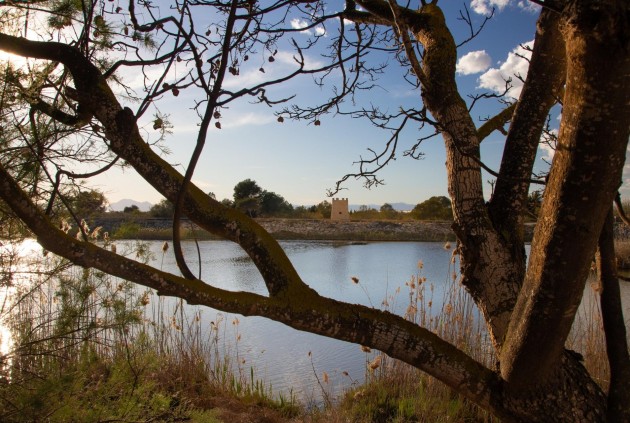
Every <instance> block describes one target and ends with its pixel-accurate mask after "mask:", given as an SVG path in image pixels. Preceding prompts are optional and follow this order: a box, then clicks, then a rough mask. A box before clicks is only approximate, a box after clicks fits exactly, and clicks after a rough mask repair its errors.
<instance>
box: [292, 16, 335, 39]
mask: <svg viewBox="0 0 630 423" xmlns="http://www.w3.org/2000/svg"><path fill="white" fill-rule="evenodd" d="M309 25H310V24H309V23H308V22H307V21H305V20H303V19H298V18H295V19H291V28H293V29H303V28H306V27H307V26H309ZM300 32H301V33H302V34H305V35H313V29H312V28H311V29H304V30H303V31H300ZM315 35H316V36H318V37H321V36H324V35H326V29H325V28H324V27H323V26H316V27H315Z"/></svg>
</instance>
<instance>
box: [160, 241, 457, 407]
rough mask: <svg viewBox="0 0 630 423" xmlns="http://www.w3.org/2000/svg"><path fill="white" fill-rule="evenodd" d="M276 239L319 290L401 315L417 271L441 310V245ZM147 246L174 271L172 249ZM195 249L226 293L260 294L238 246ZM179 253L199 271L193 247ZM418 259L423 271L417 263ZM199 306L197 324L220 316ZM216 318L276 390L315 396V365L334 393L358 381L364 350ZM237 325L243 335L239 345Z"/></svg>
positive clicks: (253, 321) (259, 322)
mask: <svg viewBox="0 0 630 423" xmlns="http://www.w3.org/2000/svg"><path fill="white" fill-rule="evenodd" d="M281 244H282V247H283V248H284V249H285V251H286V253H287V255H288V256H289V258H290V259H291V261H292V262H293V264H294V266H295V267H296V269H297V271H298V272H299V273H300V275H301V276H302V278H303V280H305V281H306V282H307V283H308V284H309V285H310V286H311V287H312V288H314V289H315V290H317V291H318V292H319V293H320V294H321V295H324V296H328V297H331V298H335V299H338V300H341V301H346V302H350V303H360V304H364V305H367V306H374V307H377V308H381V307H382V302H383V300H385V299H386V298H388V299H389V301H388V302H389V309H390V310H393V311H397V312H398V313H399V314H400V313H404V311H405V310H406V308H407V305H408V301H407V298H405V295H406V294H403V293H404V292H406V291H405V290H401V294H399V295H396V289H397V288H399V287H404V284H405V282H407V281H409V280H410V279H411V278H412V276H418V275H419V276H424V277H426V278H427V288H426V294H427V296H429V295H431V291H433V292H432V296H433V298H434V299H435V300H434V306H433V307H434V309H435V310H436V312H439V305H440V304H441V302H442V297H443V295H444V294H443V289H444V287H445V286H446V285H447V284H446V282H447V281H448V278H451V277H452V272H453V269H452V266H449V264H450V262H451V255H452V250H448V249H445V248H444V244H443V243H427V242H387V243H367V244H356V243H342V242H321V241H285V242H281ZM149 245H150V249H151V251H152V252H153V254H154V261H153V263H152V264H153V265H154V266H155V267H158V268H159V267H162V269H163V270H166V271H176V269H177V268H176V263H175V257H174V255H173V253H172V248H169V250H168V251H167V252H166V254H163V253H162V250H161V248H162V243H161V242H150V243H149ZM199 248H200V252H201V257H202V266H201V275H202V279H203V280H204V281H206V282H207V283H211V284H213V285H215V286H218V287H221V288H225V289H229V290H235V291H251V292H257V293H260V294H266V291H265V286H264V283H263V280H262V278H261V277H260V275H259V273H258V272H257V270H256V268H255V266H254V265H253V264H252V262H251V260H250V259H249V257H248V256H247V255H246V254H245V253H244V252H243V251H242V250H241V249H240V247H238V246H237V245H236V244H233V243H231V242H225V241H203V242H200V243H199ZM183 250H184V254H185V257H186V259H187V262H188V264H189V267H190V268H191V270H192V271H193V273H195V274H197V271H198V270H197V269H198V261H197V259H196V258H197V252H196V247H195V244H194V243H193V242H184V243H183ZM420 261H422V264H423V266H422V269H419V267H418V263H419V262H420ZM353 277H355V278H358V280H359V284H355V283H353V282H352V278H353ZM431 287H432V288H433V289H432V290H431ZM191 308H193V307H190V306H189V307H188V312H187V313H188V314H190V313H193V312H194V311H193V310H191ZM199 309H201V310H202V318H201V322H202V325H204V326H206V327H209V325H210V322H212V321H217V320H218V319H217V312H216V311H215V310H212V309H209V308H207V307H200V308H197V307H194V310H199ZM222 315H223V322H224V323H227V324H226V325H225V329H226V337H227V338H228V339H227V341H228V342H229V341H232V342H231V345H232V348H236V347H235V345H237V348H238V353H239V358H241V359H245V360H246V366H247V365H253V366H254V367H255V371H256V375H257V376H258V377H259V378H261V379H263V380H264V381H265V382H266V383H269V384H271V386H272V387H273V390H274V392H278V391H281V392H288V391H289V390H291V389H292V390H293V393H294V394H296V396H297V397H298V398H301V399H310V398H318V397H320V396H321V393H320V392H319V391H320V388H319V385H318V382H317V379H316V377H315V374H314V371H313V367H314V368H315V372H317V375H318V376H319V377H320V379H321V377H322V374H323V372H326V373H327V374H328V375H329V380H330V382H329V384H328V386H329V387H330V388H331V390H332V391H334V392H337V393H339V392H340V391H341V388H342V387H345V386H348V384H349V383H350V381H351V380H357V381H360V382H363V380H364V377H365V363H366V354H365V353H364V352H362V351H361V349H360V347H359V346H358V345H355V344H350V343H347V342H343V341H338V340H334V339H329V338H325V337H321V336H318V335H313V334H309V333H304V332H298V331H296V330H294V329H291V328H289V327H287V326H284V325H283V324H280V323H277V322H273V321H270V320H268V319H265V318H260V317H247V318H243V317H241V316H233V315H226V314H222ZM234 317H238V322H239V323H238V327H236V326H235V325H232V324H231V322H232V321H234ZM236 330H238V334H240V335H241V337H240V341H238V343H237V342H236V338H237V336H238V335H237V333H236V332H235V331H236ZM309 352H310V353H311V354H310V355H309ZM311 360H312V362H311ZM343 372H347V373H348V375H349V377H348V376H344V375H343Z"/></svg>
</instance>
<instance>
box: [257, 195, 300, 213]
mask: <svg viewBox="0 0 630 423" xmlns="http://www.w3.org/2000/svg"><path fill="white" fill-rule="evenodd" d="M292 211H293V206H292V205H291V204H290V203H289V202H288V201H287V200H285V199H284V197H283V196H281V195H278V194H276V193H275V192H271V191H263V193H262V195H261V196H260V214H261V215H263V216H288V215H290V214H291V212H292Z"/></svg>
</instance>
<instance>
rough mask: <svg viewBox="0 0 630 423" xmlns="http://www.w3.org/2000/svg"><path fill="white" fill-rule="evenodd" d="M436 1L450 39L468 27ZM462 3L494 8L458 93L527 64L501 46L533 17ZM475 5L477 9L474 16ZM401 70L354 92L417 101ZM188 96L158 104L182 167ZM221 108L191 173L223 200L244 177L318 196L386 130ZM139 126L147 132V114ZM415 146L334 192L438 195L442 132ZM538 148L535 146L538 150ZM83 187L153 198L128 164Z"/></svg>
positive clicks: (511, 6)
mask: <svg viewBox="0 0 630 423" xmlns="http://www.w3.org/2000/svg"><path fill="white" fill-rule="evenodd" d="M440 4H441V6H442V7H443V8H444V10H445V14H446V16H447V20H448V21H449V23H450V27H451V29H452V31H453V33H454V35H455V38H456V40H463V39H464V38H466V37H467V35H468V30H469V29H468V27H467V26H466V25H465V24H463V23H462V22H461V21H459V20H458V19H457V18H458V17H459V10H460V9H462V8H463V6H464V4H463V3H462V2H453V1H447V0H443V1H442V2H441V3H440ZM468 5H469V7H470V8H471V16H472V17H473V19H474V20H475V21H477V23H479V22H480V21H481V20H482V16H483V12H487V11H488V10H489V8H490V7H492V6H493V5H494V6H495V8H496V12H495V15H494V17H493V18H492V20H491V21H489V22H488V24H487V25H486V28H485V29H484V31H482V33H481V34H480V35H479V36H478V37H477V38H476V39H474V40H473V41H471V42H470V43H468V44H466V45H464V46H463V47H461V48H460V50H459V52H458V57H459V58H460V62H459V65H458V85H459V87H460V92H461V93H462V94H463V95H464V96H466V95H467V94H475V93H480V92H484V91H491V90H492V89H493V88H496V87H501V86H502V85H503V82H502V77H504V76H509V75H510V74H511V73H514V72H520V71H522V70H523V69H526V65H525V67H523V61H522V59H519V58H518V57H517V56H515V55H513V54H512V55H511V56H510V53H512V52H513V50H514V49H515V48H517V47H518V46H519V44H522V43H527V42H530V41H532V40H533V37H534V32H535V22H536V18H537V15H538V12H537V11H536V10H533V8H532V7H531V6H530V5H529V4H527V3H522V2H517V1H509V0H490V1H488V0H474V1H473V2H472V3H469V4H468ZM475 10H476V11H478V12H482V13H481V14H477V13H475ZM296 19H297V18H296ZM299 24H300V21H298V20H296V21H295V25H299ZM336 30H337V29H336V28H334V26H329V27H327V31H331V33H333V34H334V31H336ZM294 36H295V38H296V39H298V40H301V39H302V38H303V39H306V38H307V37H309V36H310V35H309V34H307V33H297V34H295V35H294ZM292 54H293V53H292V52H291V51H290V50H288V49H287V50H286V51H285V50H283V49H280V51H279V53H278V55H277V60H276V61H275V62H274V63H268V64H266V65H265V66H266V73H265V75H261V74H260V73H259V72H258V74H257V73H256V72H254V71H257V69H253V71H252V72H251V73H248V72H246V71H242V72H241V75H240V76H239V77H238V78H233V79H232V80H228V82H227V84H228V86H233V87H237V86H238V85H239V84H244V83H246V81H248V80H250V79H249V78H260V77H261V76H272V75H279V74H282V72H283V71H286V70H287V69H289V67H290V66H291V55H292ZM308 56H309V57H308V59H309V60H310V61H311V63H316V62H317V61H319V60H320V59H319V58H318V57H317V56H316V55H315V52H308ZM375 59H379V58H378V57H375ZM402 72H403V70H402V69H400V67H399V65H398V64H397V63H395V62H392V63H391V65H390V67H389V68H388V70H387V72H386V73H385V74H384V75H383V76H382V78H381V79H380V80H379V81H378V84H379V87H378V88H373V89H372V90H370V91H369V92H365V93H362V94H361V95H360V96H359V97H358V100H359V101H360V102H361V103H364V104H375V105H378V106H379V107H381V108H382V109H385V110H390V111H396V110H398V109H399V108H400V106H401V105H403V106H405V107H411V106H417V107H420V106H421V102H420V94H419V92H418V91H417V90H413V89H412V87H411V86H410V85H409V84H408V83H406V82H405V81H404V79H403V78H402ZM523 76H524V75H523ZM134 78H135V79H138V76H137V75H133V74H131V73H127V74H126V79H127V81H128V82H130V83H132V85H133V80H134ZM230 84H231V85H230ZM327 89H328V88H324V89H320V88H318V87H316V86H315V85H314V84H313V82H312V80H311V79H310V78H301V79H298V80H293V81H290V82H289V83H287V84H286V85H284V86H282V87H280V88H278V89H276V90H274V92H275V93H277V94H278V95H279V96H281V95H285V94H292V93H297V97H296V99H295V101H296V102H298V103H300V104H302V105H307V104H310V105H312V104H313V103H314V100H316V99H318V98H325V97H326V96H327V94H328V93H327V92H326V90H327ZM516 91H518V88H516ZM194 97H195V95H194V94H193V93H189V92H187V91H185V92H183V93H182V94H180V95H179V96H178V97H172V98H166V97H165V98H164V100H162V103H161V111H162V112H164V113H167V114H169V115H170V120H171V121H172V123H173V125H174V128H173V134H172V135H170V136H169V137H168V138H167V139H166V146H167V147H168V148H169V149H170V151H171V154H170V155H169V156H167V160H169V162H171V163H176V164H180V165H179V166H178V168H179V169H180V170H182V171H183V169H184V165H185V164H186V163H187V162H188V159H189V157H190V154H191V152H192V150H193V148H194V143H195V137H196V121H195V113H194V112H193V111H192V110H191V108H192V107H193V105H194V102H193V100H194ZM123 104H124V101H123ZM497 110H499V109H498V104H497V102H496V101H495V100H489V101H486V102H482V103H481V104H479V105H478V106H477V107H476V108H475V109H474V110H473V117H474V118H482V117H486V116H490V115H492V114H493V113H495V112H496V111H497ZM222 114H223V117H222V119H221V124H222V129H220V130H219V129H215V128H214V127H212V129H211V130H210V132H209V136H208V139H207V141H206V147H205V151H204V153H203V155H202V157H201V160H200V163H199V164H198V166H197V169H196V172H195V175H194V177H193V181H194V182H195V183H197V184H198V186H199V187H200V188H201V189H203V190H204V191H212V192H214V193H215V194H216V196H217V198H218V199H223V198H231V197H232V192H233V191H232V190H233V187H234V185H235V184H236V183H238V182H239V181H241V180H243V179H246V178H251V179H253V180H255V181H257V182H258V184H259V185H260V186H261V187H263V188H264V189H267V190H269V191H274V192H276V193H278V194H280V195H282V196H284V197H285V198H286V199H287V200H288V201H289V202H291V203H293V204H304V205H309V204H316V203H318V202H320V201H323V200H325V199H326V190H327V189H329V188H332V187H333V186H334V184H335V181H336V180H338V179H339V178H341V177H342V176H343V175H344V174H346V173H350V172H353V171H356V167H354V166H353V162H355V161H356V160H357V159H359V157H360V156H364V157H367V156H368V155H369V152H368V150H367V149H368V148H372V149H374V150H377V151H378V150H379V149H380V148H382V146H383V145H384V143H385V141H386V140H387V139H388V138H389V134H388V133H387V132H385V131H382V130H378V129H376V128H374V127H373V126H372V125H371V124H370V123H369V122H368V121H364V120H360V119H351V118H348V117H341V116H333V115H327V116H324V117H323V118H322V119H321V125H320V126H314V125H312V124H308V123H307V122H295V121H290V120H285V122H284V123H278V122H277V121H276V117H275V116H274V109H271V108H269V107H267V106H264V105H253V104H250V103H248V100H246V101H243V102H240V103H238V104H234V105H231V106H230V108H229V110H224V111H222ZM141 124H142V125H144V128H145V129H146V131H147V133H149V134H151V131H152V129H151V124H150V122H149V120H146V121H144V122H141ZM424 134H425V135H426V133H424ZM418 136H419V132H418V131H417V130H416V129H415V128H409V129H407V130H406V131H405V133H404V135H403V139H402V141H401V144H402V145H401V151H402V150H404V149H406V148H407V147H409V146H410V145H412V144H413V143H414V142H415V139H416V138H417V137H418ZM502 148H503V137H502V136H501V135H500V134H498V133H497V134H493V135H492V136H491V137H490V138H489V139H487V140H486V141H484V143H483V145H482V155H483V157H482V158H483V160H484V162H485V163H486V164H487V165H488V166H490V167H492V168H494V169H498V165H499V159H500V155H501V152H502ZM421 151H422V152H423V153H424V158H423V159H422V160H413V159H411V158H408V157H402V154H398V159H397V160H396V161H395V162H393V163H392V164H390V165H389V166H388V167H386V168H385V169H383V170H382V171H381V173H380V177H381V178H382V179H384V181H385V183H386V185H384V186H379V187H377V188H372V189H370V190H368V189H365V188H363V186H362V183H361V182H356V181H348V182H347V183H346V184H345V185H344V187H345V188H347V190H345V191H342V192H340V193H339V194H338V195H337V196H339V197H348V198H349V199H350V203H352V204H383V203H386V202H390V203H391V202H407V203H412V204H416V203H418V202H421V201H423V200H425V199H427V198H429V197H431V196H434V195H447V190H446V172H445V168H444V162H445V155H444V148H443V145H442V140H441V138H439V137H436V138H433V139H431V140H429V141H426V142H425V143H424V144H422V146H421ZM544 154H545V152H544V151H541V155H544ZM537 161H538V162H539V164H540V166H543V165H544V163H543V161H542V160H540V159H538V160H537ZM488 179H492V178H491V177H490V176H487V177H486V178H485V179H484V180H488ZM91 185H92V186H94V187H96V188H99V189H101V190H103V191H104V192H105V193H106V195H107V197H108V198H109V200H110V202H115V201H118V200H120V199H124V198H131V199H135V200H138V201H149V202H152V203H156V202H158V201H159V200H160V199H161V196H160V195H159V194H158V193H157V192H156V191H154V190H153V189H152V188H151V187H150V186H149V185H148V184H147V183H146V182H144V181H142V180H141V179H140V178H139V177H138V176H136V175H135V174H134V172H133V170H130V169H127V170H125V171H124V172H123V171H122V170H120V169H116V170H112V171H109V172H108V173H107V174H105V175H103V176H101V177H98V178H97V179H94V180H93V181H92V182H91ZM488 193H489V187H488Z"/></svg>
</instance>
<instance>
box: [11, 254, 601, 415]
mask: <svg viewBox="0 0 630 423" xmlns="http://www.w3.org/2000/svg"><path fill="white" fill-rule="evenodd" d="M122 253H127V254H140V256H142V255H143V254H144V252H143V250H142V249H141V248H140V249H138V250H136V251H127V252H122ZM456 262H457V256H456V255H453V260H452V265H451V269H449V272H450V273H451V274H452V277H451V280H450V285H449V286H448V289H447V290H445V292H446V294H445V296H444V298H434V289H433V285H432V283H431V281H427V280H426V279H425V278H424V277H423V272H422V267H423V265H422V263H418V272H417V274H416V275H414V276H413V277H411V278H410V279H409V280H408V281H406V282H405V283H404V285H402V286H401V288H400V289H399V290H397V291H395V293H394V294H392V295H391V296H390V297H388V298H384V299H382V302H381V304H382V307H383V308H385V309H389V307H390V304H395V303H398V304H400V303H403V304H406V305H407V308H406V312H405V317H406V318H407V319H409V320H411V321H414V322H416V323H418V324H419V325H422V326H424V327H427V328H429V329H431V330H432V331H434V332H435V333H437V334H439V335H440V336H442V337H443V338H445V339H447V340H448V341H450V342H451V343H453V344H454V345H456V346H458V347H459V348H461V349H463V350H464V351H466V352H467V353H468V354H470V355H471V356H472V357H474V358H475V359H476V360H478V361H480V362H482V363H484V364H486V365H487V366H491V367H492V366H493V365H494V362H495V360H496V357H495V356H494V354H493V353H492V349H491V348H490V343H489V342H490V341H489V340H488V336H487V333H486V331H485V328H484V326H483V325H479V323H478V322H479V321H480V320H479V316H478V311H477V310H476V307H475V305H474V304H473V302H472V300H471V299H470V297H469V296H468V295H466V294H465V293H464V291H463V290H462V288H461V287H460V286H459V285H458V283H457V282H456V279H457V274H456V273H455V269H456V268H457V263H456ZM11 278H12V283H11V284H8V283H7V284H6V285H7V286H11V287H12V288H11V289H12V292H13V295H14V299H15V300H16V301H14V302H13V305H12V306H11V307H9V308H5V309H3V315H2V318H3V321H4V322H5V323H7V324H8V326H9V327H10V328H11V330H12V333H13V339H14V346H13V349H12V350H11V351H10V352H8V353H6V354H5V355H4V356H3V359H2V364H3V366H2V375H1V377H0V401H2V405H3V406H2V408H0V420H1V421H6V422H18V421H53V422H57V421H59V422H61V421H195V422H211V423H215V422H226V423H239V422H253V423H256V422H259V423H263V422H265V423H274V422H277V423H284V422H331V423H341V422H447V421H449V422H451V421H457V422H463V421H471V422H472V421H475V422H476V421H481V422H483V421H485V422H490V421H495V420H494V419H493V418H492V417H491V416H489V415H488V414H487V413H486V412H485V411H483V410H480V409H478V408H477V407H475V406H474V405H473V404H470V403H469V402H467V401H466V400H464V399H462V398H460V397H459V396H458V395H455V394H453V392H452V391H451V390H450V389H448V388H446V387H444V386H443V385H442V384H441V383H440V382H438V381H436V380H435V379H433V378H431V377H429V376H427V375H425V374H423V373H421V372H419V371H418V370H417V369H415V368H412V367H410V366H408V365H406V364H404V363H401V362H398V361H396V360H392V359H390V358H389V357H387V356H386V355H384V354H382V353H381V352H379V351H371V350H369V349H367V348H364V347H360V346H357V348H362V349H363V351H364V354H365V376H364V378H363V380H361V381H357V380H351V379H350V376H349V375H345V377H347V378H348V389H347V390H345V391H343V392H339V391H336V390H335V388H334V387H333V386H332V384H331V383H330V382H329V377H328V374H327V373H326V371H322V370H317V371H316V370H315V369H314V372H313V375H312V377H313V378H314V379H316V380H317V382H318V384H319V387H320V392H319V394H320V395H319V397H320V398H321V401H319V400H318V399H314V401H313V402H312V404H317V406H316V407H313V406H309V404H303V403H299V402H298V401H297V400H296V398H294V397H293V396H291V395H278V394H275V393H274V392H273V390H272V387H270V386H269V385H268V384H267V383H265V381H264V380H261V379H260V378H259V377H258V376H257V371H256V369H255V368H252V367H250V366H249V364H247V363H244V362H242V361H240V360H239V359H238V358H237V357H238V355H239V354H238V343H239V342H238V336H237V337H236V338H234V337H230V336H229V334H228V330H230V329H231V328H234V327H236V328H237V327H238V320H230V321H228V320H227V318H226V317H225V316H224V315H222V314H219V315H218V316H217V318H216V319H214V320H213V322H212V324H211V326H210V328H205V327H202V325H201V318H200V315H199V312H197V313H194V314H192V315H190V314H184V313H183V308H182V304H181V302H178V301H175V302H170V303H169V304H171V305H170V306H168V305H167V303H166V302H165V301H164V300H163V299H161V298H158V297H157V296H155V295H153V293H152V292H151V291H139V290H138V289H137V288H134V286H132V285H131V284H129V283H127V282H125V281H121V280H118V279H115V278H112V277H110V276H108V275H105V274H103V273H100V272H97V271H93V270H88V269H78V268H76V267H69V266H68V265H67V264H66V263H65V262H63V261H61V260H57V259H53V258H50V257H49V258H46V259H45V260H42V259H41V256H40V257H39V258H38V259H37V260H36V261H35V262H34V263H32V265H31V267H29V269H28V272H26V273H24V274H22V275H20V274H18V273H15V274H13V275H12V276H11ZM353 282H354V284H355V285H356V286H355V289H362V285H361V282H360V281H358V280H357V281H348V283H349V284H352V283H353ZM366 295H368V293H367V292H366ZM589 298H590V300H588V301H589V303H588V306H587V307H585V308H584V309H582V311H581V312H580V314H579V315H578V318H577V323H576V328H578V330H577V331H575V332H574V333H573V335H572V337H571V339H570V344H569V345H568V347H569V348H573V349H575V350H577V351H578V352H580V353H581V354H583V355H584V357H585V364H586V365H587V366H588V368H589V370H590V371H591V372H592V373H593V374H594V375H595V377H596V378H597V380H598V381H599V382H600V383H601V384H602V386H603V387H604V388H605V387H606V386H607V381H608V369H607V366H606V359H605V353H604V351H605V349H604V347H603V343H602V342H603V340H602V337H601V334H602V330H601V321H599V317H598V316H599V314H598V308H597V304H598V302H597V301H596V300H597V292H596V291H595V290H591V291H590V292H589ZM436 304H443V305H441V306H440V307H437V306H436ZM208 329H209V330H208ZM226 339H233V342H232V343H231V344H230V343H228V342H226ZM312 404H311V405H312Z"/></svg>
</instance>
